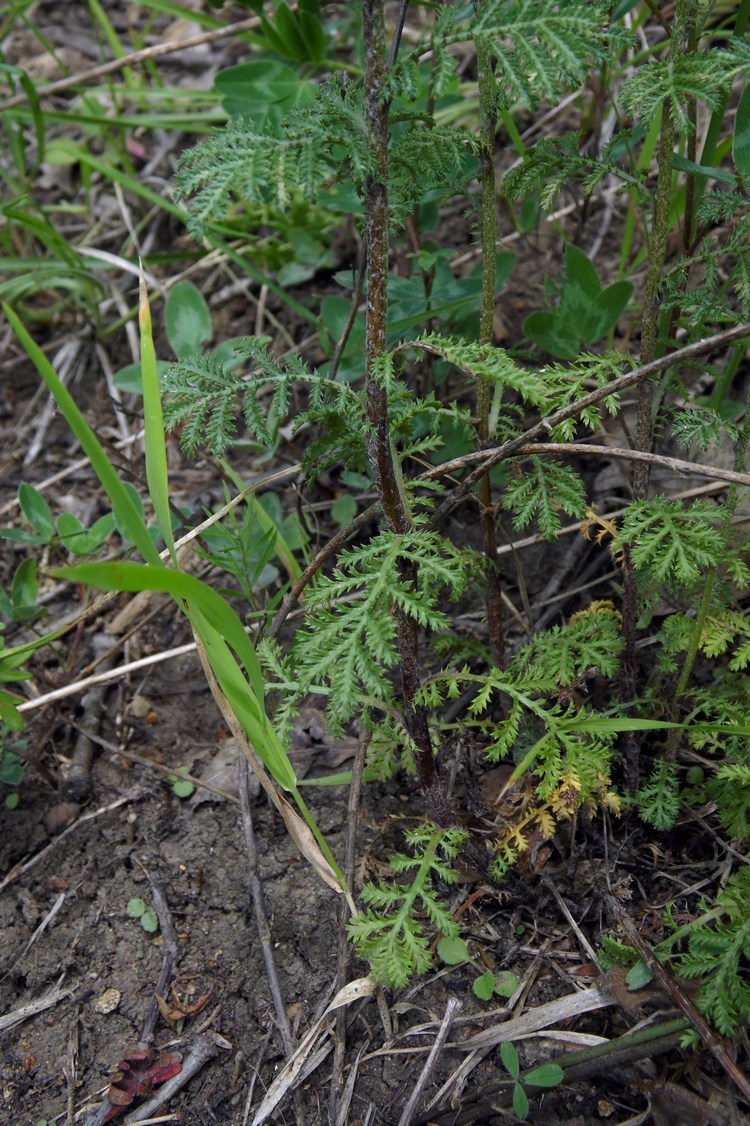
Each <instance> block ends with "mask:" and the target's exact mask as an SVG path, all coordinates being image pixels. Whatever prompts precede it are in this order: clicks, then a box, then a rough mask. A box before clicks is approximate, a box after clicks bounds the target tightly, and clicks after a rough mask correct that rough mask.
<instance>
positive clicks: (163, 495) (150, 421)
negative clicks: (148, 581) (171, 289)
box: [138, 265, 177, 566]
mask: <svg viewBox="0 0 750 1126" xmlns="http://www.w3.org/2000/svg"><path fill="white" fill-rule="evenodd" d="M140 294H141V301H140V307H139V310H138V322H139V325H140V330H141V376H142V386H143V417H144V425H145V429H146V480H147V481H148V491H149V494H150V496H151V503H152V504H153V506H154V512H155V514H156V519H157V521H158V523H159V527H160V528H161V534H162V536H163V537H164V542H165V544H166V545H167V549H168V551H169V555H170V557H171V559H172V562H173V563H174V564H175V566H176V565H177V555H176V553H175V547H174V536H173V535H172V518H171V514H170V511H169V475H168V472H167V448H166V445H165V442H164V416H163V414H162V409H161V394H160V391H159V374H158V368H157V365H156V352H155V350H154V337H153V333H152V331H151V309H150V307H149V303H148V292H147V290H146V279H145V278H144V276H143V266H142V265H141V288H140Z"/></svg>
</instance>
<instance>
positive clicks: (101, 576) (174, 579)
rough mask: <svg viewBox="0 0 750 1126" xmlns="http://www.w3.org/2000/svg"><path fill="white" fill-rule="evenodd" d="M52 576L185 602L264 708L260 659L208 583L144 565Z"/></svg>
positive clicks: (84, 566) (96, 566)
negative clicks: (230, 653)
mask: <svg viewBox="0 0 750 1126" xmlns="http://www.w3.org/2000/svg"><path fill="white" fill-rule="evenodd" d="M50 574H52V575H54V576H55V577H57V578H62V579H70V580H71V581H72V582H80V583H87V584H88V585H89V586H93V587H96V588H97V590H126V591H133V592H135V591H140V590H163V591H164V592H165V593H167V594H171V595H172V596H173V597H174V598H178V599H180V598H181V599H184V601H185V603H186V604H187V608H188V612H191V611H192V609H193V607H195V608H196V609H197V610H198V611H199V613H201V614H202V615H203V616H204V618H205V619H206V621H207V622H208V623H209V625H210V626H211V627H212V628H213V629H215V630H216V631H217V633H218V634H219V635H220V636H221V637H223V638H224V640H225V641H226V642H227V643H228V644H229V645H231V647H232V649H234V651H235V653H236V654H237V656H238V657H239V659H240V661H241V662H242V664H243V665H244V667H245V670H246V672H247V674H248V677H249V679H250V684H251V685H252V689H253V692H254V694H255V699H256V701H257V702H258V704H259V705H261V707H262V704H263V689H264V680H263V674H262V673H261V671H260V665H259V664H258V658H257V657H256V655H255V649H254V648H253V644H252V642H251V641H250V638H249V637H248V636H247V634H246V633H245V630H244V628H243V626H242V622H241V621H240V619H239V618H238V616H237V614H236V613H235V612H234V610H233V609H232V607H231V606H230V605H229V603H228V602H226V601H225V599H223V598H222V597H221V595H220V594H217V592H216V591H215V590H213V589H212V588H211V587H210V586H208V585H207V584H206V583H204V582H201V580H200V579H196V578H194V577H193V576H192V575H186V574H185V573H184V572H182V571H173V570H171V568H169V567H164V566H163V565H162V563H161V561H159V565H158V566H151V565H149V564H144V563H127V562H114V563H81V564H79V565H78V566H76V567H55V568H52V569H51V570H50Z"/></svg>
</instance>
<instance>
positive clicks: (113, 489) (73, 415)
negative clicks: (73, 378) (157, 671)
mask: <svg viewBox="0 0 750 1126" xmlns="http://www.w3.org/2000/svg"><path fill="white" fill-rule="evenodd" d="M2 308H3V311H4V313H5V315H6V317H7V318H8V320H9V321H10V324H11V326H12V328H13V331H14V332H15V334H16V336H17V337H18V339H19V340H20V342H21V344H22V345H23V348H24V350H25V352H26V354H27V355H28V357H29V359H30V360H31V361H32V363H33V364H34V366H35V367H36V370H37V371H38V372H39V374H40V376H41V377H42V379H43V380H44V382H45V384H46V385H47V387H48V389H49V391H50V393H51V394H52V396H53V398H54V400H55V402H56V403H57V405H58V407H59V408H60V411H61V412H62V414H63V416H64V418H65V420H66V422H67V423H68V426H69V427H70V429H71V430H72V431H73V433H74V434H75V436H76V438H77V439H78V441H79V442H80V443H81V446H82V448H83V451H84V453H85V454H86V456H87V457H88V459H89V461H90V462H91V465H92V466H93V469H94V472H95V473H96V475H97V477H98V478H99V480H100V481H101V483H102V487H103V488H104V491H105V492H106V494H107V496H108V497H109V500H110V504H111V505H112V511H113V512H114V514H115V516H116V518H117V522H118V524H119V526H120V527H121V528H122V530H123V532H124V534H125V535H126V536H127V538H128V539H129V540H130V541H131V542H132V543H134V544H135V546H136V547H137V548H138V550H139V551H140V553H141V555H142V556H143V558H144V559H145V560H146V561H147V562H148V563H150V564H152V566H153V567H154V568H159V569H160V570H161V569H163V564H162V562H161V560H160V559H159V553H158V551H157V550H156V548H155V547H154V544H153V541H152V539H151V537H150V536H149V534H148V529H147V527H146V524H145V522H144V520H143V518H142V516H141V514H140V513H139V512H138V509H137V508H136V507H135V505H134V503H133V501H132V499H131V497H130V495H129V493H128V491H127V490H126V488H125V486H124V485H123V483H122V481H121V480H120V478H119V477H118V475H117V473H116V472H115V469H114V467H113V465H112V463H111V462H110V460H109V458H108V457H107V455H106V453H105V452H104V450H103V448H102V447H101V445H100V444H99V441H98V439H97V438H96V435H95V434H94V432H93V430H92V429H91V427H90V426H89V424H88V422H87V421H86V419H85V418H84V417H83V415H82V414H81V412H80V411H79V409H78V407H77V406H76V403H75V401H74V399H73V396H72V395H71V394H70V392H69V391H68V390H67V388H66V387H65V386H64V384H63V383H62V382H61V380H60V378H59V377H58V375H57V373H56V372H55V370H54V368H53V367H52V365H51V363H50V362H49V360H48V359H47V357H46V356H45V354H44V352H43V351H42V349H41V348H40V347H39V345H38V344H37V343H36V342H35V341H34V340H33V338H32V337H31V336H30V335H29V333H28V332H27V330H26V327H25V326H24V324H23V322H22V321H21V320H20V319H19V318H18V317H17V316H16V314H15V313H14V312H13V310H12V309H11V308H10V306H8V305H6V304H3V306H2Z"/></svg>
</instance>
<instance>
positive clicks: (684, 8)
mask: <svg viewBox="0 0 750 1126" xmlns="http://www.w3.org/2000/svg"><path fill="white" fill-rule="evenodd" d="M687 12H688V2H687V0H677V4H676V8H675V19H674V27H673V30H672V36H671V41H670V44H669V53H670V60H673V59H674V58H675V56H676V55H679V54H681V53H682V52H683V50H684V42H683V40H684V29H685V24H686V20H687ZM675 136H676V131H675V122H674V117H673V114H672V107H671V104H670V102H669V99H666V98H665V100H664V102H663V103H662V111H661V132H660V135H659V150H658V154H657V177H658V179H657V188H656V200H655V203H654V217H653V223H652V226H651V246H650V252H649V260H648V269H647V271H646V287H645V293H644V297H643V320H642V330H641V363H642V364H649V363H651V361H652V360H655V359H656V352H657V343H658V330H659V313H660V305H659V290H660V288H661V279H662V273H663V270H664V262H665V259H666V254H667V244H668V240H669V211H670V204H671V202H672V156H673V154H674V145H675ZM653 408H654V384H653V383H652V382H651V380H648V379H644V380H643V381H642V382H641V383H640V384H639V385H638V399H637V425H636V441H635V446H636V449H637V450H640V451H641V452H643V453H651V451H652V449H653V443H654V418H653ZM649 475H650V466H649V463H648V462H647V461H639V462H636V464H635V466H634V469H633V500H636V501H637V500H643V499H645V497H646V496H647V494H648V482H649ZM622 602H623V605H622V609H623V614H622V627H623V636H624V639H625V652H624V654H623V660H622V672H621V676H620V684H619V694H620V698H621V699H622V701H623V703H624V704H626V705H627V704H628V703H630V702H631V701H632V700H633V699H634V697H635V694H636V667H637V662H636V655H635V641H636V636H635V635H636V624H637V620H638V590H637V586H636V580H635V570H634V567H633V563H632V559H631V555H630V552H629V551H628V550H626V551H625V552H623V592H622ZM622 750H623V757H624V761H625V773H626V776H627V783H628V787H629V789H630V791H631V793H634V792H635V790H636V789H637V787H638V769H639V757H640V744H639V740H638V738H637V736H636V735H635V733H633V732H631V733H630V734H629V735H627V736H626V738H625V739H624V740H623V748H622Z"/></svg>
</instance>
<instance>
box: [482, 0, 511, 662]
mask: <svg viewBox="0 0 750 1126" xmlns="http://www.w3.org/2000/svg"><path fill="white" fill-rule="evenodd" d="M482 3H483V0H476V3H475V7H476V9H477V14H479V11H480V9H481V7H482ZM476 49H477V72H478V80H479V150H480V155H479V160H480V172H479V183H480V191H481V196H480V198H481V202H480V239H481V246H482V302H481V306H480V310H479V342H480V344H492V337H493V330H494V316H495V258H496V253H495V245H496V242H497V213H496V210H495V133H496V132H497V93H496V90H495V76H494V74H493V70H492V52H491V50H490V45H489V43H488V42H487V40H486V39H485V38H484V37H483V36H480V37H479V38H478V39H477V40H476ZM490 390H491V387H490V380H489V378H488V377H487V376H485V375H480V376H479V378H478V380H477V437H478V439H479V443H480V445H481V444H483V443H484V442H486V441H487V440H488V438H489V436H490V428H489V417H490ZM479 503H480V507H481V517H480V519H481V525H482V535H483V537H484V554H485V557H486V559H487V625H488V630H489V638H490V645H491V646H492V655H493V657H494V660H495V664H496V665H497V667H498V668H500V669H504V668H505V665H506V658H505V640H504V637H503V601H502V594H503V592H502V582H501V578H500V570H499V568H498V565H497V540H496V536H495V516H494V513H493V510H492V482H491V480H490V475H489V473H486V474H485V475H484V476H483V477H482V479H481V480H480V482H479Z"/></svg>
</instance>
